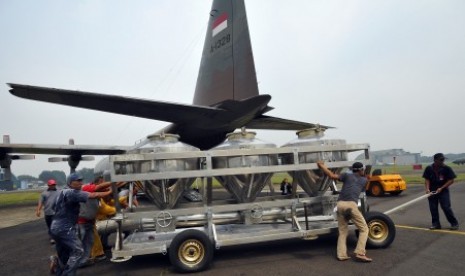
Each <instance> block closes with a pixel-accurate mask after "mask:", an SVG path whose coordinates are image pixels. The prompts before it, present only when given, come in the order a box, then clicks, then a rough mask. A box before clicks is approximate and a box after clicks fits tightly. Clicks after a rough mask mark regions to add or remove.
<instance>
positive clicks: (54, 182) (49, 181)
mask: <svg viewBox="0 0 465 276" xmlns="http://www.w3.org/2000/svg"><path fill="white" fill-rule="evenodd" d="M56 184H57V182H56V181H55V179H49V180H48V181H47V185H48V186H52V185H56Z"/></svg>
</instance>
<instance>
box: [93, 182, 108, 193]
mask: <svg viewBox="0 0 465 276" xmlns="http://www.w3.org/2000/svg"><path fill="white" fill-rule="evenodd" d="M110 186H111V182H102V183H100V184H97V185H96V186H95V191H96V192H97V191H102V190H106V189H107V188H109V187H110Z"/></svg>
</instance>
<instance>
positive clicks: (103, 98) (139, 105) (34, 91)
mask: <svg viewBox="0 0 465 276" xmlns="http://www.w3.org/2000/svg"><path fill="white" fill-rule="evenodd" d="M8 85H9V86H10V87H11V88H12V89H10V93H11V94H13V95H15V96H18V97H21V98H25V99H30V100H36V101H42V102H48V103H56V104H62V105H68V106H74V107H82V108H87V109H93V110H98V111H105V112H111V113H116V114H122V115H128V116H135V117H140V118H146V119H154V120H160V121H165V122H171V123H176V124H188V123H191V122H195V121H196V120H202V119H205V118H213V117H215V116H217V115H218V114H220V113H223V112H224V110H222V109H219V108H214V107H207V106H195V105H194V106H193V105H184V104H179V103H169V102H162V101H151V100H145V99H138V98H130V97H122V96H115V95H107V94H98V93H91V92H82V91H74V90H64V89H56V88H48V87H39V86H29V85H22V84H13V83H9V84H8Z"/></svg>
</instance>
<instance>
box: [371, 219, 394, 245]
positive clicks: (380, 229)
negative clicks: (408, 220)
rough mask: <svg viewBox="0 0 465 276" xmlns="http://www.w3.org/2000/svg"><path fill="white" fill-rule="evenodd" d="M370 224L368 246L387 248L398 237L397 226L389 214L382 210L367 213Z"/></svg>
mask: <svg viewBox="0 0 465 276" xmlns="http://www.w3.org/2000/svg"><path fill="white" fill-rule="evenodd" d="M365 220H366V222H367V225H368V240H367V247H369V248H386V247H388V246H389V245H390V244H391V243H392V242H393V241H394V238H395V237H396V226H395V225H394V222H393V221H392V220H391V218H389V217H388V216H387V215H385V214H383V213H380V212H368V213H366V214H365Z"/></svg>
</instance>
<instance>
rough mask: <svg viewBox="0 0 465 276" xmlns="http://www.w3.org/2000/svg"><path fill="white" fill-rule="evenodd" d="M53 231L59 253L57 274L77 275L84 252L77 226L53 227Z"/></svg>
mask: <svg viewBox="0 0 465 276" xmlns="http://www.w3.org/2000/svg"><path fill="white" fill-rule="evenodd" d="M51 232H52V237H53V238H54V239H55V242H56V250H57V255H58V266H57V271H56V275H58V276H61V275H67V276H68V275H71V276H72V275H76V270H77V268H78V266H79V262H80V260H81V258H82V256H83V254H84V249H82V243H81V241H80V240H79V238H78V236H77V232H76V228H75V227H71V228H69V229H60V228H58V227H57V228H53V227H52V229H51Z"/></svg>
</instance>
